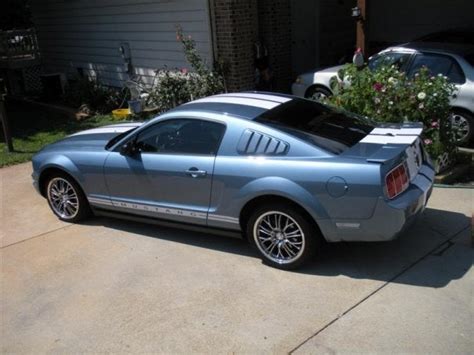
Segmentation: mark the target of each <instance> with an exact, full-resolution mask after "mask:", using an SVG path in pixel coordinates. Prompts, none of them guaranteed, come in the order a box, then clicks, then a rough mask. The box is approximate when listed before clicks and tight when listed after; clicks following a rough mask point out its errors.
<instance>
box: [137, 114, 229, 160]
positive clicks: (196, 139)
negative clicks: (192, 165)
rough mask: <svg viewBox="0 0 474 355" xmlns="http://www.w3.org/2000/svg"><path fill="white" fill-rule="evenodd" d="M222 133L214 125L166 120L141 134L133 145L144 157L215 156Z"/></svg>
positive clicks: (197, 121)
mask: <svg viewBox="0 0 474 355" xmlns="http://www.w3.org/2000/svg"><path fill="white" fill-rule="evenodd" d="M224 131H225V125H223V124H221V123H217V122H210V121H204V120H196V119H174V120H166V121H163V122H160V123H157V124H155V125H153V126H152V127H149V128H147V129H145V130H144V131H143V132H140V133H139V135H138V137H137V143H136V144H137V147H138V149H140V151H142V152H145V153H163V154H200V155H216V153H217V150H218V149H219V144H220V142H221V139H222V136H223V135H224Z"/></svg>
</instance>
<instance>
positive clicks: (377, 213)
mask: <svg viewBox="0 0 474 355" xmlns="http://www.w3.org/2000/svg"><path fill="white" fill-rule="evenodd" d="M433 182H434V170H433V169H432V167H430V166H429V165H423V166H422V168H421V170H420V172H419V173H418V175H417V176H416V178H415V179H414V180H413V181H412V182H411V184H410V186H409V188H408V189H407V190H406V191H405V192H403V193H402V194H401V195H400V196H399V197H397V198H395V199H393V200H390V201H387V200H386V199H385V198H383V197H380V198H379V200H378V201H377V204H376V207H375V210H374V213H373V215H372V217H371V218H369V219H363V220H361V219H358V220H336V221H334V220H332V221H331V222H330V223H331V224H332V225H331V226H328V225H327V226H325V227H328V228H329V230H332V232H333V233H330V235H329V236H328V238H327V239H328V241H330V242H338V241H364V242H380V241H389V240H392V239H395V238H396V237H397V236H399V235H400V234H401V233H403V231H404V230H405V229H406V228H407V227H409V226H410V225H411V224H412V223H413V222H414V221H415V220H416V218H417V217H418V216H419V215H420V214H421V213H422V212H423V211H424V209H425V207H426V204H427V203H428V199H429V198H430V196H431V192H432V190H433ZM326 223H327V222H326ZM321 229H325V228H324V227H323V228H321Z"/></svg>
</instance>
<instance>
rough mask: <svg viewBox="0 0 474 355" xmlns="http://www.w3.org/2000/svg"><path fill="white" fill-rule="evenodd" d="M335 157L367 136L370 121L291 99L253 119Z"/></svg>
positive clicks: (326, 107)
mask: <svg viewBox="0 0 474 355" xmlns="http://www.w3.org/2000/svg"><path fill="white" fill-rule="evenodd" d="M255 120H256V121H257V122H259V123H262V124H266V125H268V126H271V127H273V128H275V129H278V130H281V131H283V132H285V133H287V134H289V135H292V136H294V137H296V138H299V139H301V140H303V141H305V142H307V143H309V144H311V145H314V146H317V147H319V148H322V149H325V150H327V151H329V152H331V153H334V154H341V153H343V152H344V151H345V150H347V149H349V148H350V147H352V146H353V145H355V144H357V143H358V142H359V141H361V140H362V139H363V138H364V137H365V136H366V135H368V134H369V133H370V132H371V131H372V130H373V129H374V126H373V124H372V122H371V121H369V120H368V119H365V118H363V117H359V116H356V115H353V114H350V113H348V112H343V111H339V110H336V109H333V108H330V107H328V106H325V105H322V104H320V103H317V102H314V101H311V100H305V99H293V100H291V101H288V102H286V103H284V104H282V105H279V106H277V107H276V108H274V109H272V110H268V111H266V112H264V113H263V114H262V115H260V116H259V117H257V118H256V119H255Z"/></svg>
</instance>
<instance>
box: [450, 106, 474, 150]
mask: <svg viewBox="0 0 474 355" xmlns="http://www.w3.org/2000/svg"><path fill="white" fill-rule="evenodd" d="M451 125H452V127H453V129H454V130H455V135H456V141H457V142H458V144H459V145H468V144H469V143H470V142H471V140H472V131H473V130H474V117H473V116H472V115H470V114H468V113H467V112H464V111H460V110H455V111H453V112H452V113H451Z"/></svg>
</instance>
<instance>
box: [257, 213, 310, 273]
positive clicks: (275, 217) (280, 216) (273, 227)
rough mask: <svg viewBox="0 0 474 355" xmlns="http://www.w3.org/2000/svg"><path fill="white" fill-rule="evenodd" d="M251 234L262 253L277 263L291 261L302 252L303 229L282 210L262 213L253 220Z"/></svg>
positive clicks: (297, 257) (303, 243)
mask: <svg viewBox="0 0 474 355" xmlns="http://www.w3.org/2000/svg"><path fill="white" fill-rule="evenodd" d="M253 236H254V239H255V244H256V245H257V247H258V249H259V250H260V251H261V252H262V254H263V255H264V256H265V257H267V258H268V259H270V260H272V261H274V262H276V263H278V264H289V263H292V262H294V261H296V260H298V259H299V258H300V257H301V255H302V254H303V252H304V248H305V236H304V233H303V229H302V228H301V227H300V225H299V224H298V223H297V222H296V221H295V220H294V219H293V218H292V217H290V216H289V215H287V214H285V213H282V212H278V211H270V212H266V213H264V214H262V215H261V216H260V217H259V218H258V219H257V220H256V221H255V224H254V227H253Z"/></svg>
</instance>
